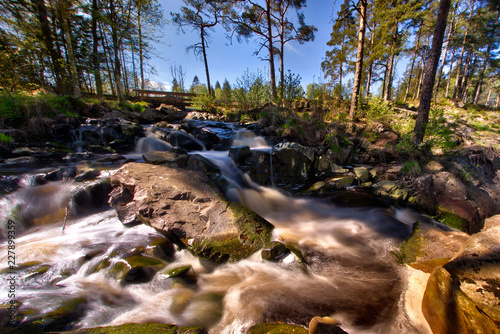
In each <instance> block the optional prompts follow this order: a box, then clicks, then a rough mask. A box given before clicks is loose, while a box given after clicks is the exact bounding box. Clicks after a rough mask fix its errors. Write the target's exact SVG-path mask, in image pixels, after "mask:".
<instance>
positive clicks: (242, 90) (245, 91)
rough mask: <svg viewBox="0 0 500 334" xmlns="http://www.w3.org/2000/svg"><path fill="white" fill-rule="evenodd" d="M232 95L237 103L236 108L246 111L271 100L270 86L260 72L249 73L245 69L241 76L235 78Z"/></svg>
mask: <svg viewBox="0 0 500 334" xmlns="http://www.w3.org/2000/svg"><path fill="white" fill-rule="evenodd" d="M233 96H234V98H235V100H236V102H237V103H238V108H239V109H240V110H242V111H248V110H251V109H254V108H258V107H260V106H262V105H264V104H265V103H267V102H269V101H271V87H270V84H269V83H268V82H266V81H265V80H264V76H263V75H262V72H260V71H257V73H250V71H249V70H248V69H247V70H246V71H245V72H244V73H243V75H242V76H241V78H237V79H236V88H235V89H234V90H233Z"/></svg>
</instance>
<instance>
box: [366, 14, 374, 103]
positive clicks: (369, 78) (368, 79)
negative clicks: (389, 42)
mask: <svg viewBox="0 0 500 334" xmlns="http://www.w3.org/2000/svg"><path fill="white" fill-rule="evenodd" d="M374 37H375V20H373V25H372V34H371V37H370V52H372V51H373V45H374V44H375V41H374ZM372 72H373V60H371V61H370V63H369V64H368V77H367V78H366V97H369V96H370V95H371V94H370V86H371V81H372Z"/></svg>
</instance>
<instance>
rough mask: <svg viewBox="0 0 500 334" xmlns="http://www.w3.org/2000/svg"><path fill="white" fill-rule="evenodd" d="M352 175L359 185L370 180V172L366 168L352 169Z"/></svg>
mask: <svg viewBox="0 0 500 334" xmlns="http://www.w3.org/2000/svg"><path fill="white" fill-rule="evenodd" d="M353 173H354V175H356V178H357V179H358V180H359V182H360V183H365V182H368V181H369V180H370V172H369V171H368V168H366V167H356V168H354V169H353Z"/></svg>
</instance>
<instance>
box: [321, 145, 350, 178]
mask: <svg viewBox="0 0 500 334" xmlns="http://www.w3.org/2000/svg"><path fill="white" fill-rule="evenodd" d="M328 152H331V150H329V151H328ZM338 162H339V159H336V158H335V157H334V156H333V153H330V154H328V153H327V154H324V155H321V156H320V157H319V158H318V159H316V161H315V163H314V170H315V175H316V176H325V175H333V174H345V173H347V172H348V170H347V169H345V168H342V167H341V166H339V165H337V163H338Z"/></svg>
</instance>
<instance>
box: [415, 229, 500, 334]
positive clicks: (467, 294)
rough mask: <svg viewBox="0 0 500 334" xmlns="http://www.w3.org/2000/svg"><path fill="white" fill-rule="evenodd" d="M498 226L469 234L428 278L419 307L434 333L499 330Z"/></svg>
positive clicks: (499, 264)
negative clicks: (458, 250) (458, 247)
mask: <svg viewBox="0 0 500 334" xmlns="http://www.w3.org/2000/svg"><path fill="white" fill-rule="evenodd" d="M499 245H500V227H498V226H495V227H490V228H488V229H486V230H483V231H481V232H479V233H476V234H474V235H472V236H471V237H470V238H469V239H468V240H467V242H466V243H465V245H464V247H463V248H462V250H461V251H460V252H459V253H457V254H456V255H455V257H454V258H453V259H452V260H451V261H450V262H448V263H447V264H445V265H443V266H442V267H438V268H436V269H435V270H434V271H433V273H432V275H431V276H430V278H429V281H428V284H427V288H426V291H425V294H424V298H423V301H422V310H423V313H424V315H425V318H426V319H427V321H428V323H429V325H430V327H431V329H432V330H433V332H434V333H450V332H453V333H498V332H499V331H500V326H499V324H500V277H499V276H498V273H499V272H500V246H499Z"/></svg>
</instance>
